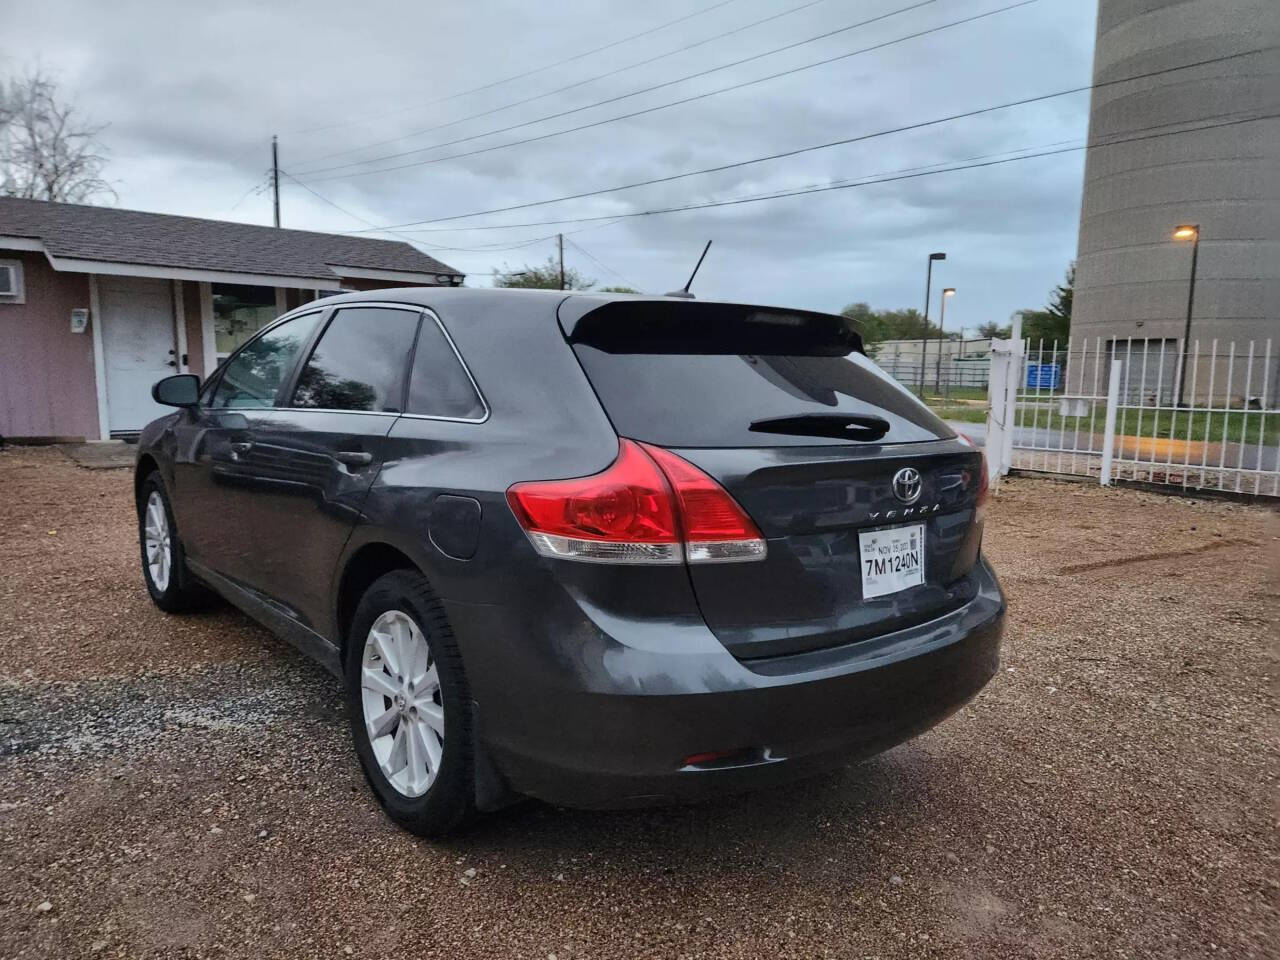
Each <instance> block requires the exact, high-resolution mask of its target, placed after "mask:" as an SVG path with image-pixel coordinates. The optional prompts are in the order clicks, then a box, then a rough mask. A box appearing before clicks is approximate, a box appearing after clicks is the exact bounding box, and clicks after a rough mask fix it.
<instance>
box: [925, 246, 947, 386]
mask: <svg viewBox="0 0 1280 960" xmlns="http://www.w3.org/2000/svg"><path fill="white" fill-rule="evenodd" d="M945 259H947V255H946V254H945V253H931V254H929V259H928V261H927V266H926V269H925V275H924V330H922V331H921V332H920V396H921V397H923V396H924V371H925V359H926V358H927V357H928V356H929V288H930V285H931V284H932V283H933V261H935V260H945Z"/></svg>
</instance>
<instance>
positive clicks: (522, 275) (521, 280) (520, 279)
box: [493, 257, 595, 290]
mask: <svg viewBox="0 0 1280 960" xmlns="http://www.w3.org/2000/svg"><path fill="white" fill-rule="evenodd" d="M494 274H495V276H494V278H493V285H494V286H495V287H520V288H523V289H530V290H559V289H560V262H559V261H558V260H556V258H555V257H547V261H546V263H541V264H539V265H538V266H536V267H530V266H525V267H521V268H520V269H519V270H512V269H511V268H510V267H508V266H507V265H506V264H503V265H502V269H501V270H496V269H495V270H494ZM594 285H595V280H592V279H590V278H588V277H584V276H583V275H582V274H581V273H579V272H578V271H577V270H575V269H573V267H565V268H564V289H566V290H590V289H591V288H592V287H593V286H594Z"/></svg>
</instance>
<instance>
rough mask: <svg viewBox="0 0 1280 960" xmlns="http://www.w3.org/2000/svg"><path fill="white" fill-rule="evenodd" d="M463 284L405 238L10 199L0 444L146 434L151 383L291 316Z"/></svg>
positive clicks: (1, 294) (1, 237)
mask: <svg viewBox="0 0 1280 960" xmlns="http://www.w3.org/2000/svg"><path fill="white" fill-rule="evenodd" d="M462 280H463V274H462V273H460V272H459V271H458V270H456V269H454V268H453V267H450V266H448V265H446V264H444V263H441V262H440V261H439V260H436V259H434V258H433V257H429V256H427V255H426V254H425V253H421V252H420V251H418V250H416V249H414V248H413V247H411V246H410V245H409V244H407V243H402V242H399V241H393V240H377V239H373V238H370V237H353V236H342V235H338V234H329V233H313V232H311V231H306V230H283V229H278V228H273V227H261V226H255V225H251V224H243V223H227V222H224V221H220V220H199V219H196V218H193V217H173V216H167V215H163V214H156V213H142V212H140V211H136V210H118V209H113V208H110V207H92V206H84V205H80V204H65V203H48V202H45V201H40V200H22V199H18V198H12V197H0V436H3V437H5V438H7V439H18V438H42V439H48V438H59V439H87V440H106V439H109V438H111V437H113V436H122V435H128V434H132V433H136V432H137V431H138V430H139V429H141V428H142V427H143V426H144V425H145V424H146V423H148V422H149V421H151V420H153V419H154V418H155V417H157V416H159V415H161V414H162V413H164V412H165V410H166V408H164V407H160V406H159V405H157V404H156V403H155V402H154V401H153V400H152V399H151V385H152V384H153V383H154V382H155V381H157V380H159V379H160V378H161V377H164V376H167V375H169V374H171V373H178V372H190V373H195V374H199V375H201V376H204V375H205V374H207V373H209V372H211V371H212V370H213V369H214V368H215V367H216V366H217V364H218V362H219V361H220V360H222V359H223V358H224V357H226V356H227V354H228V353H230V352H231V351H232V350H234V349H235V348H236V347H237V346H238V345H239V344H241V343H243V342H244V341H245V340H246V339H247V338H248V337H249V336H251V335H252V334H253V333H254V332H255V331H256V330H258V329H259V328H261V327H262V326H263V325H264V324H266V323H267V322H269V321H270V320H272V319H274V318H275V317H277V316H279V315H280V314H281V313H283V312H285V311H286V310H291V309H292V308H294V307H296V306H299V305H300V304H303V303H306V302H308V301H310V300H314V299H316V298H318V297H321V296H325V295H326V294H331V293H334V292H338V291H343V290H371V289H378V288H382V287H395V286H430V285H437V286H459V285H461V283H462Z"/></svg>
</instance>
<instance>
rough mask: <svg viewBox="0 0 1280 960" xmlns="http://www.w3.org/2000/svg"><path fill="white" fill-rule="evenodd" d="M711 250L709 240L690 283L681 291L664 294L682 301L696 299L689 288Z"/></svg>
mask: <svg viewBox="0 0 1280 960" xmlns="http://www.w3.org/2000/svg"><path fill="white" fill-rule="evenodd" d="M710 249H711V241H710V240H708V241H707V245H706V246H705V247H703V248H702V256H700V257H699V258H698V263H697V265H696V266H694V268H693V273H691V274H689V282H688V283H686V284H685V285H684V286H683V287H682V288H680V289H679V290H672V291H671V292H670V293H668V294H664V296H668V297H679V298H680V299H681V300H692V299H694V296H693V294H692V293H690V292H689V288H690V287H691V286H693V278H694V277H696V276H697V275H698V268H699V267H701V266H702V261H703V260H705V259H707V251H708V250H710Z"/></svg>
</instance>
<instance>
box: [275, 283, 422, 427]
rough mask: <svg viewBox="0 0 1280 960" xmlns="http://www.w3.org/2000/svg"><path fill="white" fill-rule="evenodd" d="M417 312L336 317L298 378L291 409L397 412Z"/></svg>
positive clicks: (355, 312)
mask: <svg viewBox="0 0 1280 960" xmlns="http://www.w3.org/2000/svg"><path fill="white" fill-rule="evenodd" d="M420 316H421V314H420V313H419V312H418V311H417V310H395V309H392V308H390V307H348V308H346V309H343V310H339V311H337V312H336V313H335V314H334V315H333V319H332V320H330V321H329V326H328V327H326V328H325V331H324V333H323V334H321V335H320V340H319V341H318V342H317V343H316V348H315V350H313V351H312V352H311V357H310V359H308V360H307V365H306V366H305V367H303V368H302V373H301V375H299V377H298V386H297V389H296V390H294V393H293V401H292V402H291V403H290V404H289V405H290V406H292V407H314V408H319V409H322V410H374V411H384V410H385V411H393V412H396V413H399V412H400V396H401V392H402V390H403V388H404V368H405V366H406V364H407V360H408V356H409V351H410V350H412V349H413V334H414V331H415V330H417V328H418V318H419V317H420Z"/></svg>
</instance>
